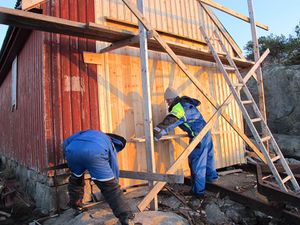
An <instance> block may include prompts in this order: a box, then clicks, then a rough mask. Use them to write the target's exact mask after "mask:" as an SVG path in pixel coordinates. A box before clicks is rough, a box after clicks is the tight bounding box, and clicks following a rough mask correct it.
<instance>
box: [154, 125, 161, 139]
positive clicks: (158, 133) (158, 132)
mask: <svg viewBox="0 0 300 225" xmlns="http://www.w3.org/2000/svg"><path fill="white" fill-rule="evenodd" d="M153 135H154V140H155V141H158V140H159V139H161V137H162V136H163V134H162V129H161V128H159V127H154V129H153Z"/></svg>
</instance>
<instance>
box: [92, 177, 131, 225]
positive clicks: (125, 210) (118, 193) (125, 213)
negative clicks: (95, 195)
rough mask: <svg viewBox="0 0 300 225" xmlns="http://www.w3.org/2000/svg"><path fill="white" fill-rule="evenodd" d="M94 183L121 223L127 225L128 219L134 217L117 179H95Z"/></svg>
mask: <svg viewBox="0 0 300 225" xmlns="http://www.w3.org/2000/svg"><path fill="white" fill-rule="evenodd" d="M94 183H95V184H96V185H97V186H98V188H99V189H100V190H101V192H102V194H103V196H104V198H105V200H106V202H107V203H108V204H109V206H110V208H111V209H112V211H113V213H114V215H115V216H116V217H117V218H118V219H119V221H120V223H121V224H122V225H129V224H131V223H130V220H131V219H133V218H134V214H133V213H132V211H131V209H130V207H129V204H128V202H127V200H126V199H125V197H124V194H123V192H122V190H121V189H120V185H119V183H118V181H117V179H112V180H109V181H104V182H102V181H97V180H94Z"/></svg>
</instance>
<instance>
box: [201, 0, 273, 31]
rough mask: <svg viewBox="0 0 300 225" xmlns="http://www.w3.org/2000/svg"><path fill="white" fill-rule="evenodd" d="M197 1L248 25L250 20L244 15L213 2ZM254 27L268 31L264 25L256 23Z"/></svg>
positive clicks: (208, 0) (206, 0)
mask: <svg viewBox="0 0 300 225" xmlns="http://www.w3.org/2000/svg"><path fill="white" fill-rule="evenodd" d="M198 1H199V2H201V3H204V4H207V5H209V6H211V7H213V8H215V9H218V10H220V11H222V12H225V13H227V14H229V15H231V16H234V17H236V18H238V19H241V20H244V21H246V22H248V23H250V18H249V17H247V16H244V15H242V14H240V13H237V12H235V11H234V10H232V9H229V8H227V7H224V6H222V5H220V4H218V3H216V2H213V1H210V0H198ZM255 25H256V26H257V27H260V28H262V29H264V30H269V27H268V26H266V25H264V24H262V23H259V22H256V23H255Z"/></svg>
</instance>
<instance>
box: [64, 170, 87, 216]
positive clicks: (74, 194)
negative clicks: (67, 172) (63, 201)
mask: <svg viewBox="0 0 300 225" xmlns="http://www.w3.org/2000/svg"><path fill="white" fill-rule="evenodd" d="M68 191H69V198H70V200H69V206H70V207H71V208H73V209H75V211H76V212H75V213H74V215H75V214H79V213H81V212H82V211H83V208H82V206H83V205H82V199H83V193H84V179H83V176H81V177H76V176H75V175H73V174H72V175H71V176H70V178H69V184H68Z"/></svg>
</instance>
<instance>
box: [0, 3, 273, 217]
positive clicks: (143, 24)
mask: <svg viewBox="0 0 300 225" xmlns="http://www.w3.org/2000/svg"><path fill="white" fill-rule="evenodd" d="M122 1H123V3H124V4H125V5H126V6H127V7H128V8H129V10H130V11H131V12H132V13H133V14H134V15H135V17H136V18H137V19H138V21H139V24H138V28H139V33H134V32H130V31H124V30H121V29H116V28H109V27H106V26H101V25H98V24H95V23H88V24H85V23H80V22H74V21H70V20H65V19H60V18H55V17H51V16H46V15H39V14H33V13H30V12H24V11H20V10H12V9H6V8H2V7H0V23H3V24H7V25H11V26H15V27H19V28H22V29H29V30H41V31H46V32H53V33H59V34H65V35H73V36H77V37H84V38H89V39H94V40H100V41H106V42H110V43H112V44H111V45H110V46H109V47H107V48H105V49H102V50H101V51H100V54H101V53H104V52H109V51H111V50H114V49H117V48H121V47H124V46H133V47H137V48H140V54H141V65H142V69H141V71H142V77H143V98H144V99H145V102H144V111H145V115H144V126H145V127H144V128H145V137H144V138H137V139H135V140H131V141H134V142H143V141H145V142H146V152H147V161H148V162H147V167H148V173H149V174H151V173H155V166H154V165H155V164H154V157H153V154H154V144H153V121H152V115H151V98H150V90H149V72H148V50H154V51H160V52H166V53H167V54H168V55H169V56H170V57H171V59H172V60H173V61H174V62H175V63H176V64H177V66H178V67H179V68H180V69H181V70H182V71H183V73H184V74H185V75H186V76H187V77H188V79H190V81H191V82H192V83H193V84H194V85H195V86H196V87H197V89H198V90H199V92H200V93H201V94H202V95H203V96H204V97H205V98H206V99H207V100H208V101H209V102H210V103H211V105H212V106H213V107H214V108H215V112H214V113H213V115H212V116H211V118H210V119H209V120H208V121H207V125H206V126H205V127H204V128H203V129H202V130H201V132H200V133H199V134H198V135H197V136H196V137H195V138H194V140H193V141H192V142H191V143H190V145H189V146H188V147H186V149H185V150H184V151H183V152H182V153H181V155H180V156H179V157H178V158H177V159H176V161H175V162H174V163H173V165H172V166H171V167H170V168H169V169H168V170H167V171H166V174H170V175H171V174H174V173H175V172H176V171H177V168H178V166H179V165H180V164H181V162H182V161H184V160H186V159H187V157H188V156H189V154H190V153H191V152H192V151H193V149H194V148H195V146H196V145H197V144H198V143H199V142H200V141H201V139H202V138H203V137H204V136H205V134H206V133H207V132H208V131H209V130H210V129H211V127H212V126H213V125H214V123H215V121H216V120H217V118H219V117H220V116H222V117H223V118H224V119H225V120H226V121H227V122H228V123H229V124H230V126H231V127H232V128H233V129H234V130H235V132H236V133H237V134H238V135H239V136H240V137H241V138H242V139H243V140H244V141H245V143H246V144H247V145H248V146H249V147H250V148H251V149H252V150H253V151H254V152H255V153H256V155H257V157H258V158H259V159H261V161H262V162H266V159H265V157H264V156H263V154H262V153H261V151H260V150H259V149H258V148H257V147H256V145H255V144H254V143H253V142H252V141H251V140H250V139H249V138H248V137H247V136H246V135H245V134H244V131H243V130H242V129H240V128H239V127H238V126H237V125H236V124H235V123H234V121H233V120H232V119H231V118H230V116H229V115H228V114H227V113H225V112H224V109H225V108H226V107H227V106H228V104H229V103H230V102H231V101H232V99H233V97H232V94H230V95H228V96H227V98H226V99H225V101H224V102H223V103H222V104H220V105H219V104H218V103H217V101H216V100H215V99H214V98H213V97H212V96H211V95H210V94H209V93H207V92H205V91H204V90H203V89H202V88H201V85H200V82H199V81H198V80H197V79H196V78H195V77H194V75H193V74H192V73H190V72H189V71H188V69H187V67H186V66H185V65H184V63H183V62H182V60H181V59H180V58H179V57H178V56H187V57H190V58H195V59H199V58H201V59H202V60H206V61H210V62H214V57H213V56H212V54H211V52H210V51H207V50H204V49H201V48H192V47H187V46H184V45H180V44H176V43H172V42H166V41H165V40H163V39H162V37H161V35H163V32H161V31H156V30H155V29H154V28H153V27H152V26H151V25H150V23H149V22H148V21H147V20H146V19H145V17H143V13H142V12H143V0H138V4H137V5H138V8H136V7H135V6H133V5H132V4H131V3H130V2H129V1H128V0H122ZM197 1H198V2H199V4H201V5H202V7H203V8H204V9H205V11H206V12H207V13H208V14H209V15H210V16H211V18H212V19H213V20H214V22H215V23H216V24H217V25H218V26H222V25H221V23H220V21H219V20H218V19H217V18H216V17H215V16H214V15H213V14H212V13H211V11H210V9H209V8H208V7H207V6H210V7H213V8H216V9H218V10H221V11H223V12H225V13H228V14H230V15H232V16H234V17H236V18H239V19H242V20H244V21H246V22H249V23H250V24H251V30H252V38H253V40H254V41H253V42H254V45H255V46H254V47H255V49H257V47H258V43H257V37H256V31H255V29H256V27H260V28H262V29H268V27H267V26H266V25H263V24H261V23H258V22H255V21H254V15H253V7H252V0H248V7H249V12H250V13H249V14H250V17H246V16H244V15H241V14H239V13H237V12H234V11H233V10H231V9H228V8H226V7H224V6H221V5H219V4H217V3H215V2H213V1H210V0H197ZM222 33H223V35H224V36H225V38H226V39H227V40H228V41H229V43H230V44H231V46H232V48H233V49H234V50H235V52H236V54H237V55H238V57H236V58H233V60H234V62H235V64H236V65H237V66H238V67H240V68H244V69H248V70H249V68H250V70H249V71H248V73H247V74H246V75H245V76H244V78H243V81H244V82H245V83H246V82H247V81H248V80H249V79H250V78H252V77H253V78H256V79H257V81H258V86H259V88H260V90H261V91H260V92H259V100H260V106H261V107H260V110H261V112H262V113H263V114H264V115H265V107H263V106H264V104H265V103H264V93H263V82H262V74H261V69H260V65H261V63H262V62H263V60H264V59H265V58H266V57H267V55H268V53H269V50H267V51H266V52H265V53H264V54H263V55H262V56H261V57H260V56H259V54H257V51H256V52H255V56H256V57H255V63H254V62H249V61H247V60H246V59H245V58H244V56H243V55H242V52H241V51H240V49H239V48H238V46H237V45H236V44H235V43H234V41H233V40H232V39H231V37H230V35H229V34H228V33H226V32H225V31H222ZM199 44H202V45H204V46H205V45H206V43H199ZM7 54H8V55H9V54H10V55H9V57H7V59H8V61H6V62H5V63H2V62H0V84H1V83H2V81H3V80H4V78H5V77H4V76H5V72H7V67H8V66H10V64H11V62H10V61H9V60H11V59H13V58H14V57H13V54H15V53H14V52H11V51H10V52H8V53H7ZM98 55H99V53H88V52H85V53H83V57H84V62H85V63H93V64H97V57H98ZM218 55H219V57H220V59H221V61H222V63H224V64H226V65H229V63H228V61H227V59H226V57H225V56H224V54H223V53H218ZM255 73H256V74H255ZM173 138H180V137H178V136H169V137H168V136H167V137H165V139H173ZM131 175H132V174H131ZM157 176H158V175H157ZM132 177H134V176H133V175H132ZM136 177H138V174H136ZM164 179H165V180H164ZM148 180H149V185H150V187H151V190H150V191H149V193H148V194H147V196H146V197H145V198H144V199H143V200H142V202H141V203H140V204H139V205H138V208H139V210H140V211H143V210H144V209H145V208H146V207H147V206H148V205H149V204H150V203H151V202H153V204H152V205H151V208H152V209H157V200H156V196H157V193H158V192H159V191H160V190H161V189H162V188H163V187H164V185H165V184H166V181H168V179H167V178H163V176H162V175H161V176H160V181H159V182H157V183H153V180H155V178H153V179H150V178H149V179H148ZM161 180H164V181H161ZM153 199H154V201H152V200H153Z"/></svg>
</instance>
